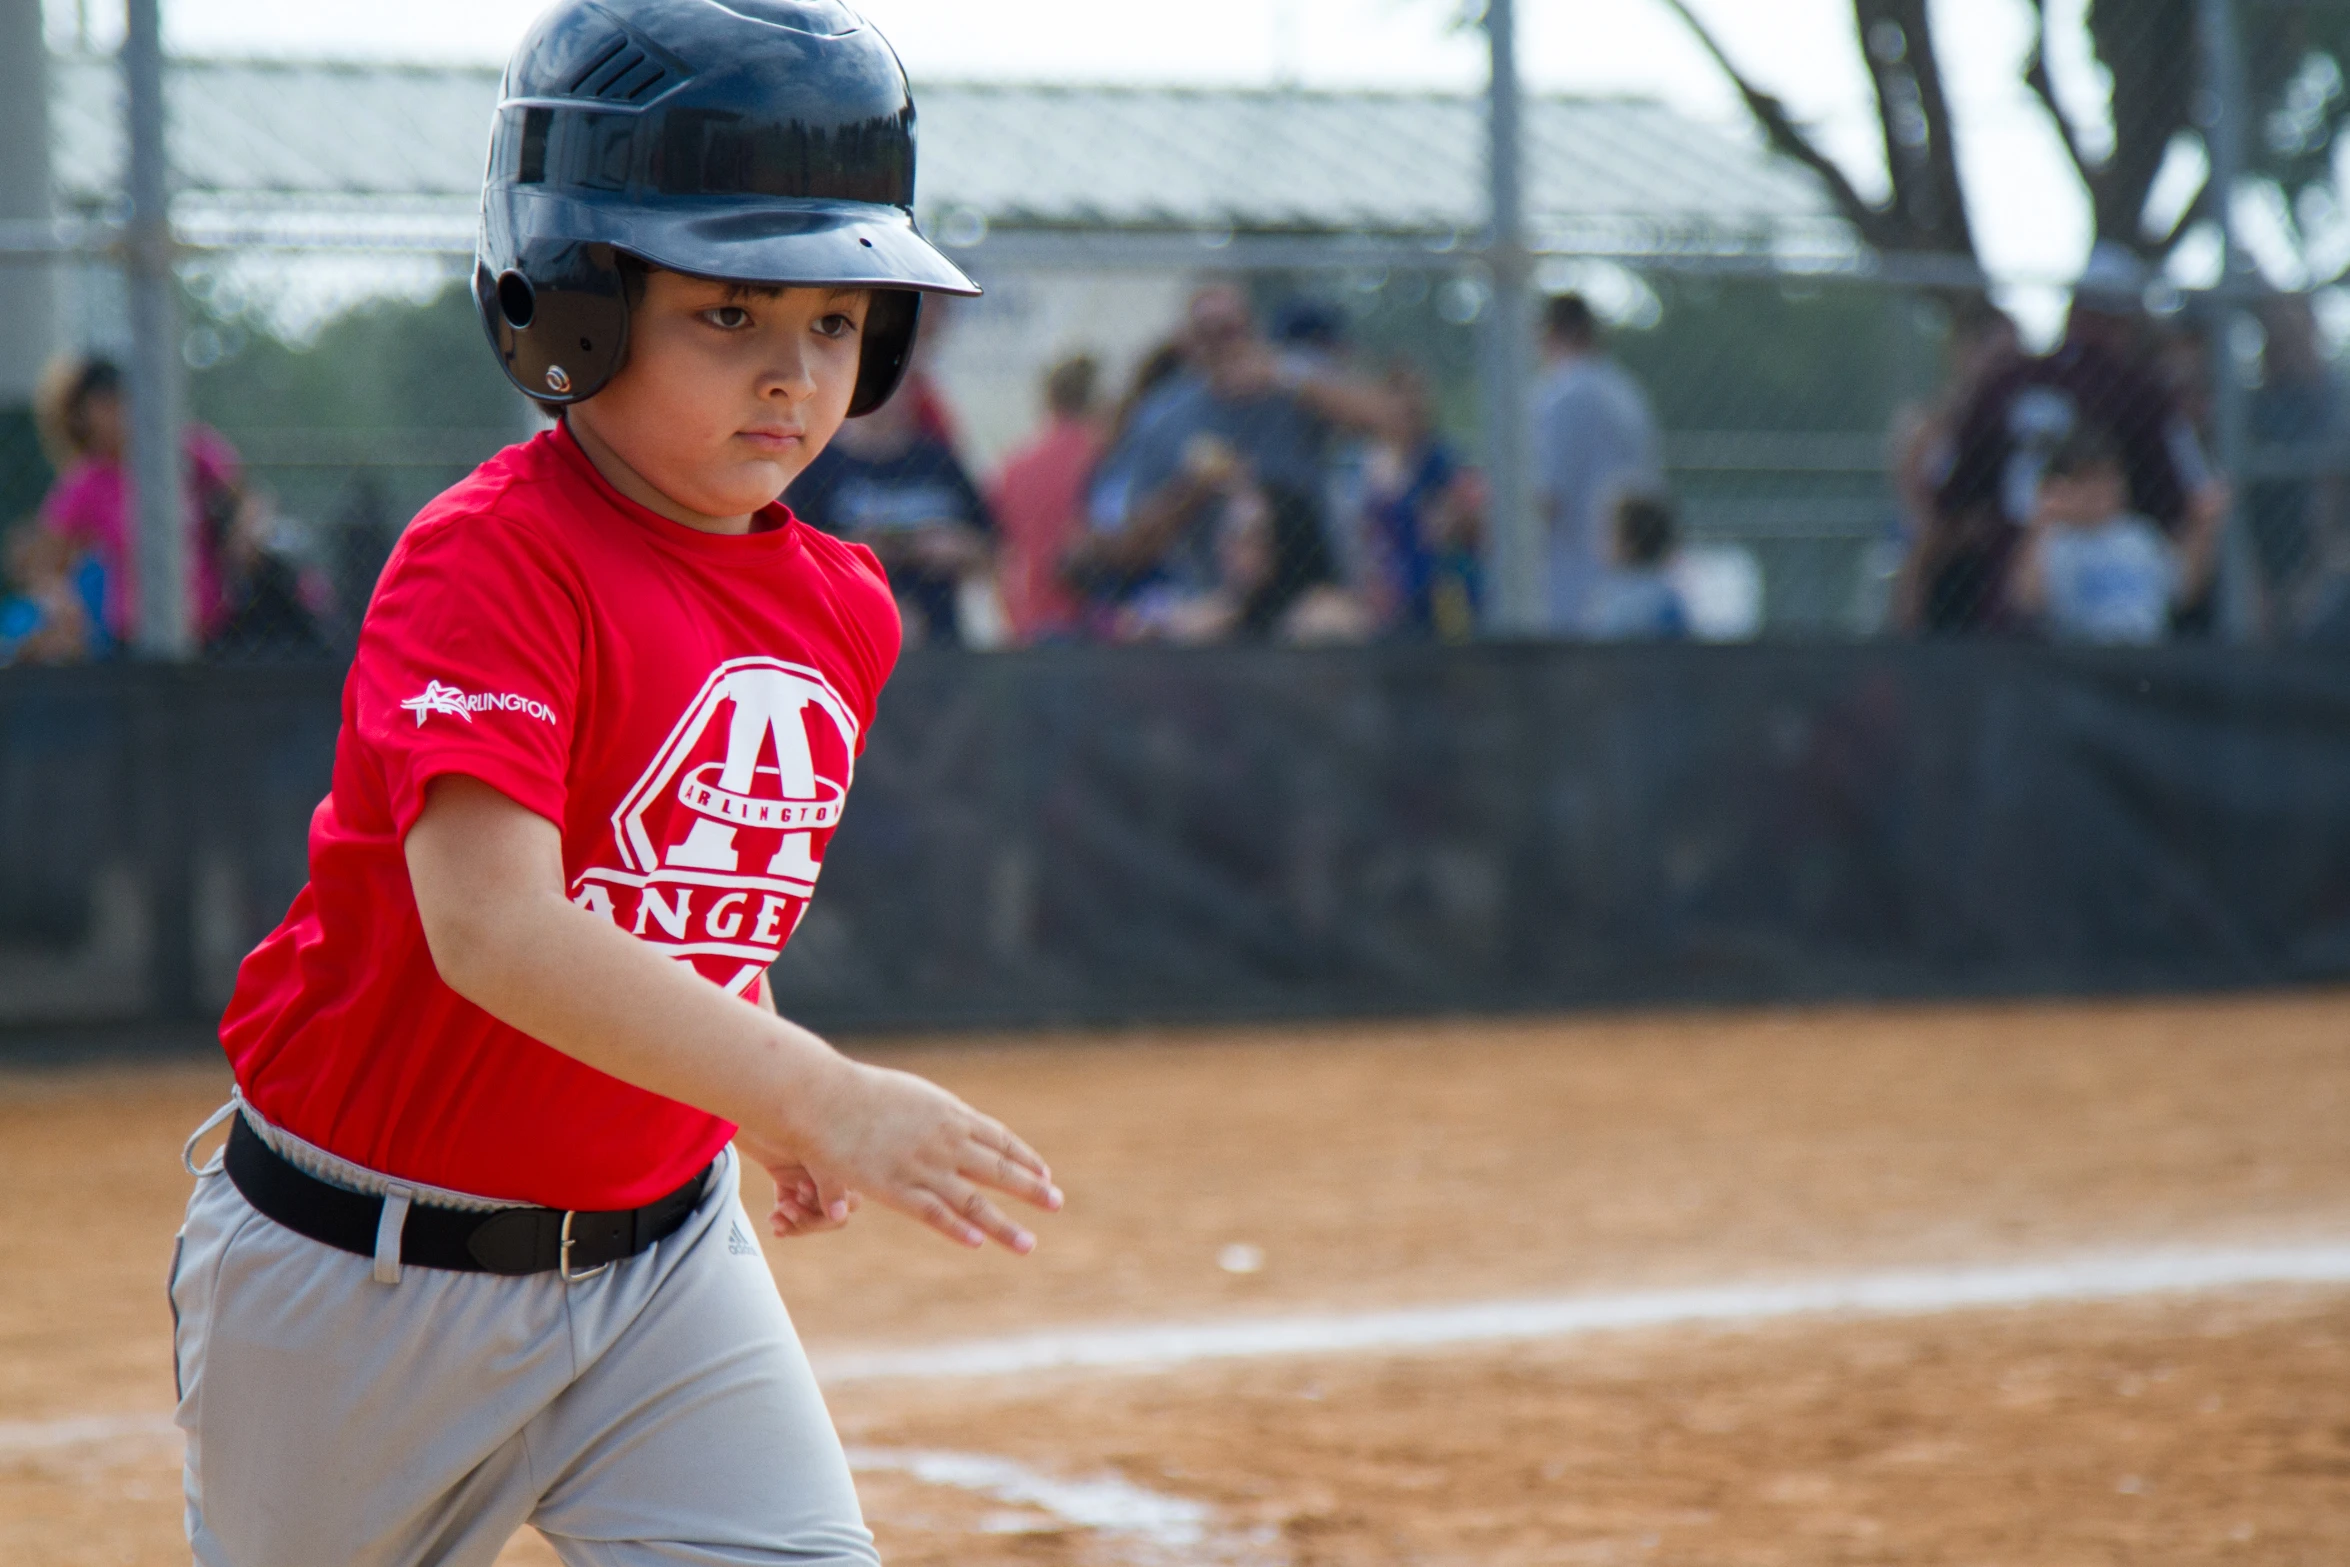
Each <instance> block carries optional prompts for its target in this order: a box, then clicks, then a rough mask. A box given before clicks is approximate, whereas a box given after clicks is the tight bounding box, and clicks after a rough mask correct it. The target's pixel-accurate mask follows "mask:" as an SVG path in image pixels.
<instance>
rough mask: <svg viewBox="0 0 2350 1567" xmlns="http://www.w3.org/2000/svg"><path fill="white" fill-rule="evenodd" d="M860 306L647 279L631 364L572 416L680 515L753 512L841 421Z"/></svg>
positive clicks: (805, 294)
mask: <svg viewBox="0 0 2350 1567" xmlns="http://www.w3.org/2000/svg"><path fill="white" fill-rule="evenodd" d="M867 301H868V295H867V294H866V292H865V291H864V290H863V289H817V288H778V289H762V288H756V287H752V286H748V285H744V284H734V283H719V282H711V281H708V280H705V279H702V278H694V277H687V276H685V275H684V274H682V273H677V272H661V271H655V272H651V273H649V274H647V276H646V278H645V294H644V298H643V300H642V301H640V302H639V303H638V304H636V305H635V306H634V307H633V308H631V310H630V311H629V323H628V328H629V343H628V362H627V364H626V365H624V366H623V367H622V368H621V371H620V373H619V374H618V375H616V376H614V377H613V378H612V380H611V382H610V384H608V385H607V386H606V387H605V388H604V389H603V390H602V391H600V392H598V393H597V394H596V395H595V396H594V397H592V398H589V399H588V400H587V401H586V402H584V403H579V404H577V405H575V406H574V407H573V408H572V409H571V410H570V417H571V419H572V420H573V421H574V422H575V423H577V424H582V425H586V426H587V427H588V428H589V430H590V431H591V432H592V433H593V434H594V435H595V436H596V437H597V438H598V439H600V440H601V441H602V442H603V444H604V445H606V446H608V447H610V448H611V449H612V451H613V452H614V453H616V454H617V455H618V456H619V457H620V458H621V460H622V461H624V462H626V463H627V464H628V466H629V467H630V468H632V469H634V470H635V471H636V473H637V475H638V476H639V477H641V478H642V479H643V480H644V481H645V482H646V483H648V484H650V485H651V486H652V487H653V488H654V489H656V490H658V491H660V492H661V494H662V495H664V496H666V497H667V498H668V499H669V500H670V501H671V502H673V503H674V504H676V505H677V506H679V507H682V508H684V509H685V510H687V511H689V512H693V513H696V514H698V515H699V516H702V517H706V518H714V519H715V518H731V517H741V516H744V515H746V514H748V513H751V512H755V511H757V510H758V509H759V508H760V507H762V506H765V505H767V504H768V503H769V502H771V501H773V500H774V499H775V498H776V497H777V496H778V495H781V494H782V493H783V491H784V487H785V486H786V485H788V484H790V483H791V481H792V480H793V479H795V478H797V477H799V474H800V470H801V469H803V468H805V467H807V466H808V464H809V463H810V462H811V461H813V460H814V458H815V456H816V454H817V453H818V452H820V451H822V450H823V449H824V445H825V443H826V442H827V441H829V440H831V439H832V437H833V435H834V433H835V432H836V431H838V430H839V429H840V426H841V421H842V420H844V419H845V418H847V417H848V411H849V399H850V397H851V396H852V395H853V394H854V393H855V391H856V387H857V366H858V362H859V358H860V355H861V352H862V344H863V340H864V336H863V335H864V327H865V309H866V304H867Z"/></svg>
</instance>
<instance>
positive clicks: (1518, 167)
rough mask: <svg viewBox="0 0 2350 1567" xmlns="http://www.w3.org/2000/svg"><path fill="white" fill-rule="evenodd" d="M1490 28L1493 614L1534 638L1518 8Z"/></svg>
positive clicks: (1540, 577)
mask: <svg viewBox="0 0 2350 1567" xmlns="http://www.w3.org/2000/svg"><path fill="white" fill-rule="evenodd" d="M1485 35H1486V41H1487V43H1488V44H1489V45H1490V47H1491V51H1492V61H1493V75H1492V82H1491V85H1490V86H1489V88H1488V89H1487V96H1486V131H1487V137H1488V142H1487V155H1486V177H1487V180H1488V183H1489V189H1488V192H1487V202H1488V211H1489V216H1490V225H1489V226H1490V228H1491V234H1490V236H1489V239H1488V242H1487V245H1486V251H1485V259H1486V268H1487V275H1488V278H1489V279H1490V281H1491V283H1492V285H1493V300H1492V303H1491V305H1490V306H1489V307H1488V308H1487V309H1486V312H1485V334H1484V341H1483V343H1482V344H1481V345H1480V349H1481V352H1480V353H1479V356H1478V357H1479V360H1480V367H1481V369H1482V370H1483V372H1484V375H1483V381H1484V391H1485V465H1486V484H1487V487H1488V493H1489V495H1490V497H1491V499H1490V507H1491V513H1490V517H1489V519H1488V526H1489V529H1490V532H1491V540H1490V543H1489V544H1488V547H1487V551H1486V563H1487V568H1488V570H1487V577H1486V581H1487V584H1488V590H1487V619H1488V621H1489V623H1490V624H1491V626H1492V628H1493V629H1494V630H1496V631H1499V632H1502V633H1504V634H1505V635H1515V636H1531V635H1534V634H1536V633H1538V632H1540V631H1542V630H1543V629H1544V627H1545V626H1546V624H1547V623H1548V620H1549V609H1550V572H1549V555H1548V551H1547V549H1546V547H1545V540H1544V529H1543V526H1542V519H1541V517H1540V515H1539V514H1538V513H1537V512H1536V510H1535V505H1534V496H1533V486H1532V484H1531V482H1530V481H1531V479H1532V467H1533V464H1532V448H1533V439H1532V415H1533V409H1532V407H1531V397H1532V382H1533V354H1534V322H1533V316H1534V312H1533V298H1532V293H1531V283H1532V266H1531V263H1530V260H1529V258H1528V256H1527V253H1526V221H1525V207H1524V168H1523V163H1522V161H1521V156H1520V154H1521V148H1522V147H1523V144H1524V138H1523V124H1522V115H1521V105H1520V101H1519V92H1518V53H1517V13H1516V8H1515V6H1514V5H1513V4H1512V0H1486V6H1485Z"/></svg>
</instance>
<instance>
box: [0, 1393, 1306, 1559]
mask: <svg viewBox="0 0 2350 1567" xmlns="http://www.w3.org/2000/svg"><path fill="white" fill-rule="evenodd" d="M180 1441H181V1432H180V1429H179V1427H178V1426H177V1425H175V1424H173V1422H172V1419H171V1417H170V1416H169V1415H90V1416H83V1417H80V1418H77V1419H71V1420H43V1421H16V1422H0V1458H7V1457H9V1456H12V1455H14V1456H32V1455H37V1454H53V1453H60V1452H71V1451H75V1450H89V1451H92V1452H93V1456H104V1457H107V1458H112V1459H115V1460H118V1461H119V1460H121V1459H125V1458H130V1457H135V1456H137V1455H138V1454H139V1453H140V1452H142V1451H144V1450H146V1449H148V1448H163V1447H165V1446H166V1444H168V1447H169V1449H170V1450H171V1453H172V1460H173V1461H174V1462H176V1461H177V1451H176V1450H177V1448H178V1446H179V1444H180ZM157 1456H158V1457H160V1456H162V1454H161V1453H160V1452H159V1453H158V1454H157ZM848 1458H849V1467H850V1468H851V1469H853V1470H855V1471H857V1472H858V1473H860V1474H902V1475H906V1476H908V1477H910V1478H911V1479H913V1480H915V1481H917V1482H919V1483H921V1484H923V1485H934V1486H940V1487H944V1488H947V1489H951V1490H957V1491H968V1492H971V1493H973V1494H975V1495H979V1496H984V1497H987V1498H988V1499H989V1500H991V1501H995V1502H1001V1503H1003V1504H1005V1505H1006V1506H1010V1507H1021V1508H1027V1509H1030V1510H1031V1511H1032V1512H1033V1513H1041V1514H1043V1515H1044V1516H1045V1517H1047V1518H1049V1519H1051V1520H1052V1521H1053V1524H1054V1525H1055V1526H1064V1527H1070V1528H1077V1529H1088V1530H1091V1531H1093V1532H1094V1533H1096V1534H1098V1535H1101V1536H1102V1537H1103V1538H1104V1540H1105V1541H1106V1542H1108V1543H1110V1544H1112V1545H1113V1546H1123V1547H1124V1548H1125V1549H1123V1550H1122V1551H1121V1552H1120V1554H1121V1555H1122V1556H1123V1557H1124V1559H1126V1560H1127V1561H1130V1562H1133V1563H1135V1564H1137V1567H1158V1564H1160V1563H1168V1564H1172V1563H1217V1564H1230V1567H1252V1564H1261V1563H1267V1562H1272V1561H1276V1560H1278V1559H1279V1557H1280V1553H1279V1551H1278V1549H1277V1547H1276V1544H1275V1541H1274V1540H1273V1539H1272V1538H1271V1537H1270V1536H1269V1534H1266V1533H1263V1532H1255V1533H1238V1532H1235V1531H1232V1530H1229V1529H1225V1528H1222V1527H1220V1526H1219V1525H1218V1523H1217V1519H1216V1510H1215V1509H1214V1508H1212V1507H1210V1506H1208V1505H1207V1504H1206V1503H1205V1502H1195V1501H1193V1500H1191V1499H1190V1498H1188V1497H1181V1496H1168V1495H1165V1494H1164V1493H1162V1492H1158V1491H1152V1490H1146V1489H1145V1488H1144V1487H1142V1486H1139V1485H1135V1484H1133V1483H1132V1482H1131V1481H1128V1480H1124V1479H1121V1478H1120V1477H1118V1476H1116V1475H1095V1476H1091V1477H1089V1478H1085V1479H1076V1480H1072V1479H1066V1478H1063V1477H1060V1476H1056V1475H1050V1474H1046V1473H1045V1472H1044V1471H1042V1470H1039V1469H1032V1468H1030V1467H1029V1466H1027V1465H1026V1464H1021V1463H1016V1462H1014V1461H1013V1460H1011V1459H1009V1458H997V1457H993V1456H990V1455H988V1454H985V1453H956V1452H947V1451H941V1450H937V1449H929V1448H912V1449H906V1448H889V1447H852V1448H850V1449H849V1450H848ZM1027 1526H1028V1520H1027V1518H1026V1517H1023V1516H1020V1515H1014V1516H1013V1517H1011V1518H1009V1519H1002V1520H996V1521H994V1522H993V1523H992V1524H983V1525H982V1527H983V1528H992V1529H995V1530H997V1531H999V1532H1007V1533H1008V1532H1014V1531H1016V1530H1021V1529H1024V1528H1026V1527H1027Z"/></svg>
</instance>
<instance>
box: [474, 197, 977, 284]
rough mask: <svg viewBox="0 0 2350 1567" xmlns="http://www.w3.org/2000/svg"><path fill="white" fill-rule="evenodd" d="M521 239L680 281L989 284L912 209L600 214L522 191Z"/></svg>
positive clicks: (732, 207)
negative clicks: (651, 268) (614, 254)
mask: <svg viewBox="0 0 2350 1567" xmlns="http://www.w3.org/2000/svg"><path fill="white" fill-rule="evenodd" d="M512 199H513V200H514V202H515V204H516V206H517V207H520V206H522V205H524V204H526V203H527V204H528V205H529V206H530V207H532V208H533V209H535V210H532V211H531V212H530V213H529V214H528V217H527V220H526V221H525V220H523V219H524V215H523V214H522V213H521V212H515V213H514V214H513V215H512V216H513V218H514V219H515V220H517V221H515V222H514V223H513V225H512V228H513V231H514V232H517V233H531V234H539V235H550V236H552V235H562V236H567V237H570V238H573V239H576V240H577V241H579V242H581V243H592V244H604V245H610V246H611V247H612V248H613V249H615V250H619V251H624V252H626V253H627V254H629V255H632V256H635V257H637V258H638V259H639V260H643V261H649V262H651V263H652V264H653V265H655V266H657V267H666V268H668V269H669V270H670V271H672V272H690V273H692V274H694V275H695V276H697V277H708V278H722V279H725V280H726V281H728V282H732V283H763V284H772V285H777V286H782V287H809V288H907V289H914V290H916V291H918V292H921V293H926V294H959V295H963V296H966V297H968V296H974V295H976V294H978V293H979V285H978V284H976V283H974V282H972V281H971V279H970V278H969V277H967V276H965V275H964V272H963V269H962V268H961V267H958V266H956V265H955V264H954V263H953V262H952V261H949V260H948V259H947V258H946V256H945V255H944V254H942V253H941V252H940V251H939V249H938V248H937V247H936V246H935V245H933V244H931V243H930V241H928V240H927V239H924V238H923V237H922V235H921V233H920V232H919V231H918V230H917V229H916V228H915V227H914V220H913V218H912V216H911V215H909V214H908V213H907V212H906V211H905V209H904V208H902V207H892V206H886V205H881V204H868V203H864V202H811V201H794V202H792V203H790V204H789V205H784V204H780V203H767V202H757V201H744V200H742V199H740V198H708V197H703V198H688V199H680V200H674V201H653V202H629V203H627V204H621V203H617V202H615V203H612V204H610V205H605V204H602V203H598V204H594V205H590V204H589V203H586V202H583V201H579V200H575V199H573V198H571V197H569V196H566V195H561V194H557V193H554V192H541V191H525V190H517V191H514V192H513V193H512Z"/></svg>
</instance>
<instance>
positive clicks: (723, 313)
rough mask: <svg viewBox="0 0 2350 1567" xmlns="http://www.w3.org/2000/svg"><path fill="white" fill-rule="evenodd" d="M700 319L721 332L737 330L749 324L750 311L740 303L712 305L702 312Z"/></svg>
mask: <svg viewBox="0 0 2350 1567" xmlns="http://www.w3.org/2000/svg"><path fill="white" fill-rule="evenodd" d="M702 319H703V320H705V321H707V322H709V323H710V324H711V325H712V326H714V327H716V328H718V329H719V330H720V331H722V332H739V331H741V330H742V329H743V328H744V327H746V326H749V325H750V324H751V313H750V312H749V311H748V310H745V309H744V308H743V307H742V306H740V305H714V306H712V307H711V308H710V309H708V310H705V311H703V312H702Z"/></svg>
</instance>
